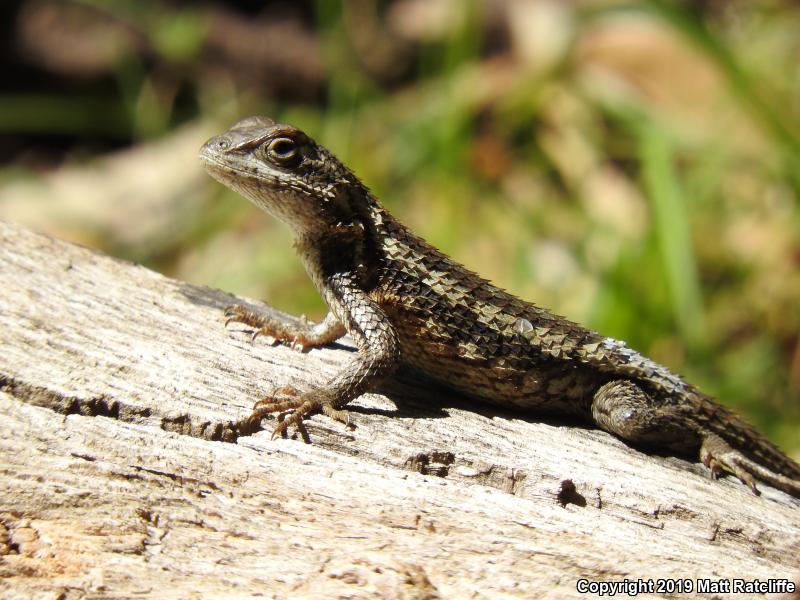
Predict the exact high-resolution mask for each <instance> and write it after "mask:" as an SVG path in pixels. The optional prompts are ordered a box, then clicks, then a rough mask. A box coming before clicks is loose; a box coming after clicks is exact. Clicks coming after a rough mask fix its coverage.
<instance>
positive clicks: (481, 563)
mask: <svg viewBox="0 0 800 600" xmlns="http://www.w3.org/2000/svg"><path fill="white" fill-rule="evenodd" d="M235 302H242V300H240V299H237V298H235V297H234V296H232V295H230V294H226V293H224V292H221V291H218V290H213V289H209V288H203V287H197V286H193V285H189V284H186V283H182V282H179V281H174V280H171V279H168V278H166V277H163V276H161V275H158V274H156V273H154V272H152V271H149V270H147V269H145V268H143V267H141V266H137V265H133V264H130V263H126V262H123V261H119V260H116V259H113V258H110V257H107V256H103V255H101V254H99V253H97V252H95V251H92V250H89V249H86V248H81V247H78V246H74V245H71V244H67V243H65V242H60V241H57V240H54V239H51V238H48V237H45V236H42V235H39V234H35V233H32V232H30V231H28V230H26V229H24V228H22V227H19V226H15V225H12V224H7V223H2V222H0V415H2V418H0V595H2V596H3V597H43V598H55V597H62V598H79V597H84V596H86V595H90V596H93V597H103V598H122V597H130V596H133V595H135V596H136V597H174V598H186V597H197V598H201V597H202V598H211V597H216V598H219V597H253V596H260V597H267V598H286V597H293V598H330V597H347V598H376V597H377V598H436V597H442V598H466V597H493V598H497V597H520V598H528V597H538V598H562V597H585V596H581V595H579V594H578V593H577V591H576V582H577V581H578V580H579V579H581V578H585V579H589V580H605V581H621V580H623V579H626V578H628V579H639V578H642V579H654V580H655V579H657V578H682V579H684V578H688V579H691V580H696V579H698V578H714V579H719V578H723V579H727V578H734V577H739V578H745V579H755V578H759V579H766V578H788V579H795V580H797V578H798V575H799V574H800V510H798V509H800V502H799V501H798V500H796V499H793V498H790V497H789V496H787V495H785V494H782V493H780V492H778V491H775V490H772V489H769V488H767V487H766V486H762V490H763V495H762V496H761V497H756V496H754V495H753V494H751V493H750V491H749V490H748V489H746V488H745V487H744V486H743V485H741V484H740V483H738V482H737V481H734V480H732V479H725V480H723V481H719V482H712V481H710V480H709V479H708V476H707V472H706V470H705V468H704V467H702V466H701V465H698V464H692V463H689V462H686V461H683V460H680V459H677V458H670V457H657V456H649V455H646V454H643V453H641V452H638V451H636V450H633V449H631V448H628V447H627V446H625V445H624V444H623V443H621V442H619V441H618V440H616V439H615V438H613V437H611V436H609V435H607V434H605V433H603V432H600V431H594V430H587V429H583V428H580V427H576V426H575V425H574V424H566V423H558V422H554V421H537V420H535V419H532V418H529V417H525V416H522V415H519V414H513V413H497V412H496V411H495V410H494V409H492V408H487V407H484V406H480V405H475V404H471V403H469V402H468V401H465V400H463V399H460V398H458V397H457V396H454V395H451V394H448V393H447V392H444V391H442V390H440V389H437V388H435V387H434V386H432V385H430V384H427V383H425V382H422V381H419V380H416V379H415V378H414V377H413V376H412V375H411V374H406V375H402V376H400V377H398V378H397V379H396V380H394V381H392V382H390V383H389V384H387V385H386V386H385V390H383V391H384V392H385V393H384V394H382V395H378V394H373V395H368V396H365V397H363V398H361V399H359V400H358V402H356V403H354V414H353V418H354V420H355V421H356V423H357V428H356V429H355V430H348V429H346V428H345V427H344V426H342V425H340V424H338V423H334V422H332V421H330V420H327V419H325V418H324V417H319V416H318V417H314V418H313V419H312V420H311V421H310V424H309V432H310V434H311V437H312V439H313V440H314V443H313V444H312V445H306V444H303V443H302V442H301V441H299V440H292V439H278V440H273V441H271V440H270V439H269V432H268V431H264V432H260V433H257V434H255V435H253V436H249V437H242V436H238V435H237V432H236V429H235V428H234V427H232V426H231V424H232V423H234V422H235V421H236V420H238V419H240V418H242V417H244V416H246V415H248V414H249V409H250V407H251V406H252V404H253V403H254V402H255V401H256V400H258V399H259V398H261V397H262V396H264V395H267V394H269V393H271V392H272V391H273V390H274V389H275V388H277V387H279V386H281V385H286V384H291V385H294V386H295V387H297V388H300V389H307V388H309V387H310V386H311V385H312V384H314V383H317V382H320V381H323V380H324V379H325V377H327V376H329V375H330V374H332V373H334V372H336V370H337V369H339V368H341V366H342V364H343V363H344V362H345V361H347V359H348V357H349V356H350V353H351V352H352V348H348V347H347V345H346V344H342V345H338V346H334V347H331V348H325V349H319V350H312V351H310V352H308V353H305V354H301V353H298V352H296V351H293V350H291V349H289V348H287V347H283V346H276V347H273V346H271V345H269V344H268V343H267V342H266V341H265V340H261V339H257V340H255V342H251V339H250V335H249V332H248V331H246V330H245V329H243V328H242V327H237V326H234V325H232V326H231V327H230V328H229V329H228V330H226V329H225V328H224V327H223V318H222V312H223V310H224V307H226V306H227V305H230V304H233V303H235ZM245 302H250V303H251V304H253V303H252V301H246V300H245ZM262 310H268V309H267V308H263V307H262ZM287 318H288V317H287ZM267 426H268V424H267ZM678 596H680V595H678ZM690 596H694V594H691V595H690ZM645 597H646V596H645ZM722 597H725V595H724V594H723V595H722Z"/></svg>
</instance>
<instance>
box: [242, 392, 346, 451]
mask: <svg viewBox="0 0 800 600" xmlns="http://www.w3.org/2000/svg"><path fill="white" fill-rule="evenodd" d="M279 395H281V396H284V397H286V396H289V397H291V399H288V400H287V399H279V398H276V396H279ZM290 411H291V412H290ZM319 412H321V413H322V414H324V415H325V416H327V417H330V418H332V419H334V420H336V421H339V422H341V423H344V424H345V425H347V426H348V427H353V425H352V424H351V423H350V415H349V413H348V412H347V411H346V410H339V409H336V408H334V407H333V403H332V402H331V401H330V400H329V399H328V398H326V394H325V393H324V392H323V391H321V390H314V391H312V392H309V393H305V394H299V392H298V391H297V390H296V389H295V388H293V387H290V386H284V387H281V388H278V389H277V390H275V392H274V393H273V394H272V396H271V397H269V398H264V399H262V400H259V401H258V402H256V403H255V405H254V406H253V412H252V414H251V415H250V416H249V417H247V418H246V419H244V420H243V421H241V422H240V430H242V431H248V432H253V431H256V430H257V429H258V428H259V427H260V423H261V420H262V419H263V418H264V417H266V416H267V415H269V414H273V413H278V417H277V420H278V424H277V425H276V426H275V429H273V430H272V439H275V437H276V436H278V435H280V436H281V437H287V430H288V429H289V427H294V428H295V430H296V431H297V433H299V434H300V437H302V438H303V441H304V442H305V443H306V444H310V443H311V437H310V436H309V435H308V430H307V429H306V426H305V424H304V423H303V419H305V418H307V417H310V416H311V415H314V414H317V413H319Z"/></svg>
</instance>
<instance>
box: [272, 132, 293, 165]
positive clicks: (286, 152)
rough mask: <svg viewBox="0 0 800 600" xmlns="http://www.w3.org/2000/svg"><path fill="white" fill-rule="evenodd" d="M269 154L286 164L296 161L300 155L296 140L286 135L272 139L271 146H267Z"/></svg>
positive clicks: (275, 159)
mask: <svg viewBox="0 0 800 600" xmlns="http://www.w3.org/2000/svg"><path fill="white" fill-rule="evenodd" d="M267 154H268V155H269V157H270V158H271V159H272V160H274V161H276V162H279V163H282V164H284V165H288V164H290V163H293V162H296V160H297V158H299V156H300V155H299V153H298V151H297V144H296V143H295V141H294V140H293V139H291V138H286V137H279V138H275V139H274V140H272V141H271V142H270V143H269V146H267Z"/></svg>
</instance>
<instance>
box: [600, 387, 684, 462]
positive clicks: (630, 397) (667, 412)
mask: <svg viewBox="0 0 800 600" xmlns="http://www.w3.org/2000/svg"><path fill="white" fill-rule="evenodd" d="M592 418H593V419H594V421H595V423H597V425H598V427H600V428H601V429H604V430H605V431H608V432H609V433H613V434H614V435H616V436H619V437H621V438H622V439H623V440H626V441H628V442H633V443H638V444H646V445H648V446H652V447H655V448H661V449H663V450H670V451H673V452H681V453H687V452H691V451H692V450H694V449H696V448H697V447H699V445H700V439H699V438H698V437H697V436H696V435H695V434H694V432H693V431H692V429H690V428H688V427H686V426H685V424H684V423H683V422H682V420H681V418H680V415H679V414H678V411H677V410H676V409H675V408H674V407H672V406H670V405H665V404H663V403H659V402H656V401H655V400H654V399H653V398H652V397H651V396H650V395H649V394H648V393H647V392H645V391H644V390H643V389H642V388H641V387H639V386H638V385H637V384H636V383H634V382H633V381H629V380H626V379H617V380H612V381H609V382H608V383H606V384H605V385H603V386H602V387H600V388H599V389H598V390H597V391H596V392H595V394H594V398H593V399H592Z"/></svg>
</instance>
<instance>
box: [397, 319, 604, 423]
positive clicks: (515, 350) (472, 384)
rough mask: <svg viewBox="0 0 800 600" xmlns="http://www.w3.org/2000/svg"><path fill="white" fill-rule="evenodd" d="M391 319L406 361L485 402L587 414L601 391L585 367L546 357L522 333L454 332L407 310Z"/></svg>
mask: <svg viewBox="0 0 800 600" xmlns="http://www.w3.org/2000/svg"><path fill="white" fill-rule="evenodd" d="M387 312H388V311H387ZM390 319H391V321H392V323H393V324H394V327H395V330H396V331H397V333H398V336H399V338H400V347H401V356H402V361H403V363H405V364H408V365H410V366H412V367H413V368H415V369H417V370H419V371H421V372H422V373H424V374H425V375H426V376H428V377H430V378H432V379H434V380H436V381H438V382H440V383H442V384H444V385H446V386H447V387H450V388H453V389H455V390H458V391H460V392H462V393H464V394H466V395H469V396H472V397H475V398H478V399H480V400H484V401H489V402H491V403H493V404H498V405H501V406H509V405H513V406H515V407H518V408H520V409H534V410H538V411H542V412H551V413H560V414H565V413H568V414H573V415H574V414H580V415H581V416H585V415H587V414H588V407H589V404H590V403H591V398H592V394H593V393H594V390H596V389H597V388H598V387H599V384H598V383H597V381H596V377H595V376H594V375H593V374H592V373H591V372H589V371H588V370H586V369H585V368H583V367H582V365H580V364H578V363H570V362H568V361H555V360H553V359H551V358H549V357H546V356H543V355H542V354H541V353H540V352H538V351H537V349H536V348H535V347H532V346H531V345H530V344H528V343H527V342H526V341H525V340H524V339H523V338H520V337H519V336H517V335H513V334H512V335H503V334H501V333H499V332H497V331H496V330H492V329H491V328H486V329H484V330H482V331H481V332H475V331H467V330H465V329H464V328H461V329H458V328H453V327H449V326H448V324H447V323H442V322H435V321H433V320H432V319H431V318H430V317H429V316H427V317H426V316H421V315H418V314H414V313H413V312H411V311H407V310H402V311H398V312H397V313H395V314H390Z"/></svg>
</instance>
